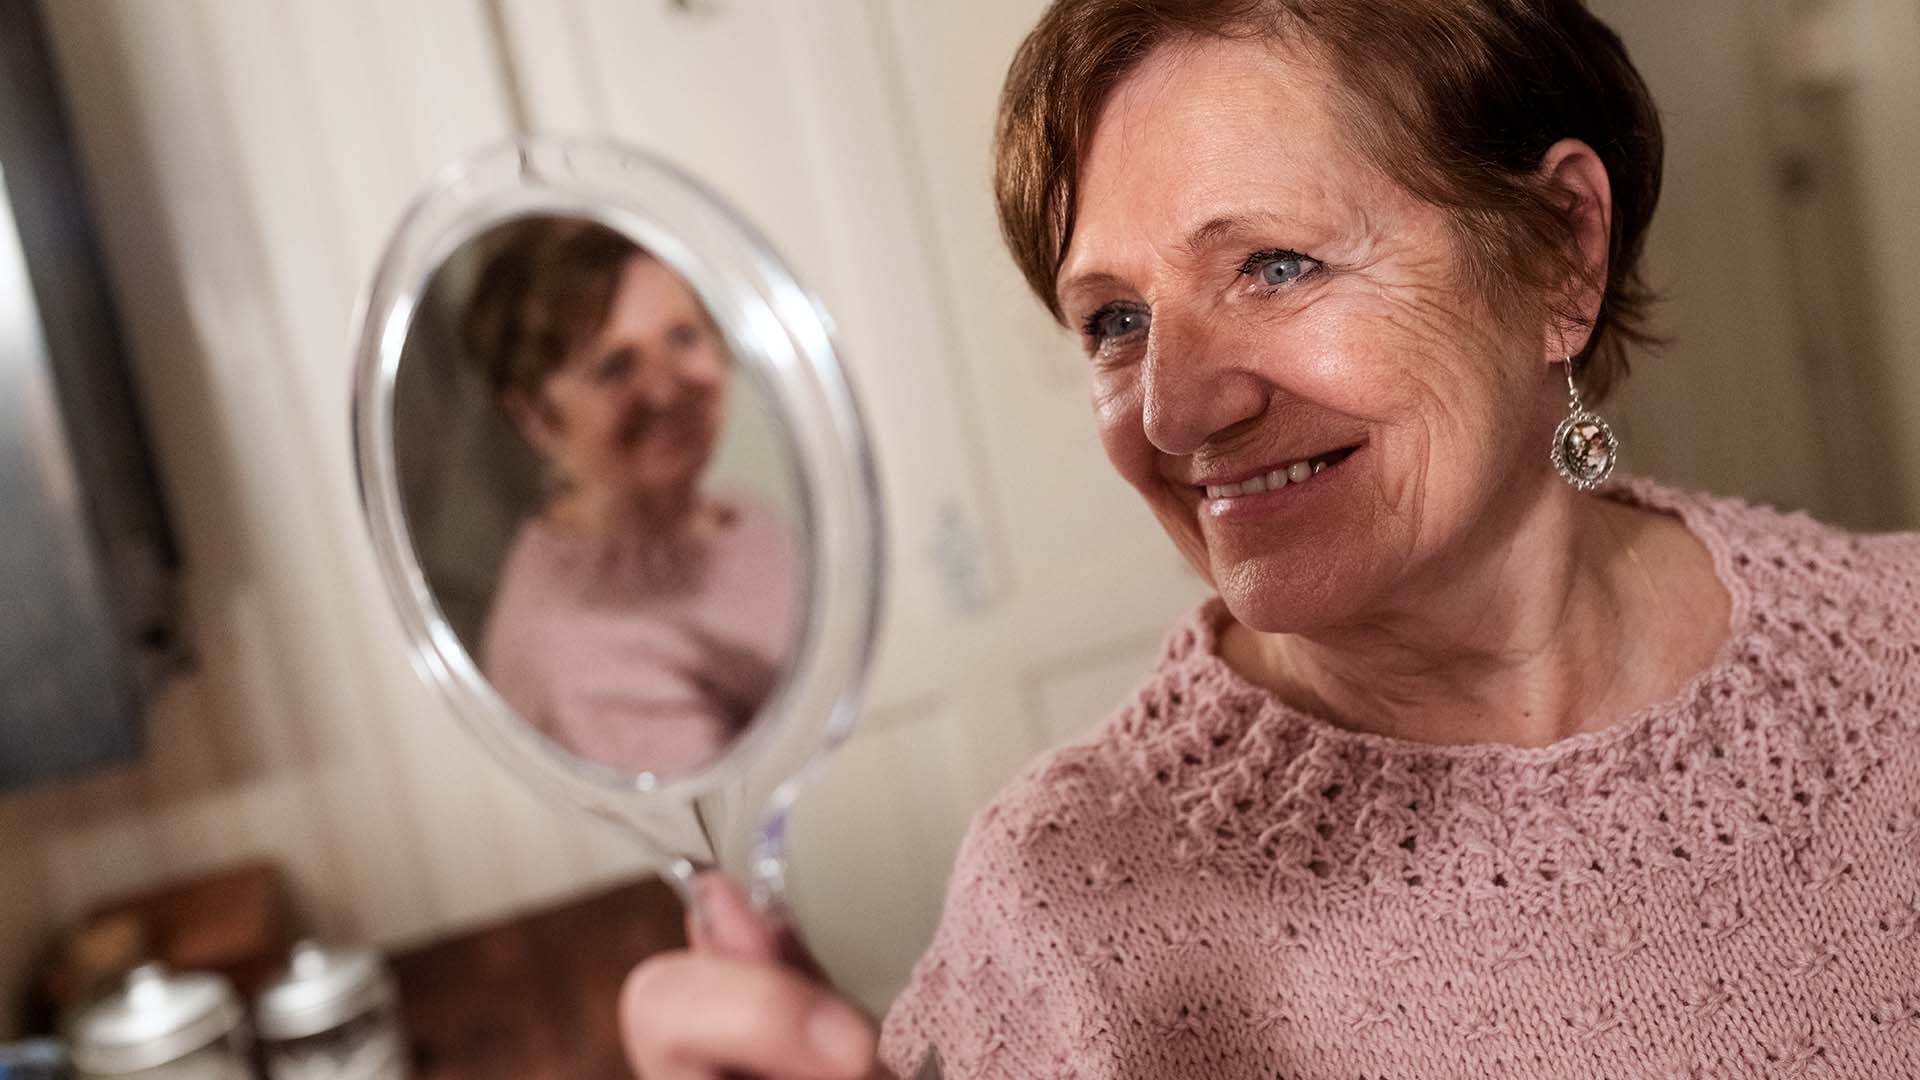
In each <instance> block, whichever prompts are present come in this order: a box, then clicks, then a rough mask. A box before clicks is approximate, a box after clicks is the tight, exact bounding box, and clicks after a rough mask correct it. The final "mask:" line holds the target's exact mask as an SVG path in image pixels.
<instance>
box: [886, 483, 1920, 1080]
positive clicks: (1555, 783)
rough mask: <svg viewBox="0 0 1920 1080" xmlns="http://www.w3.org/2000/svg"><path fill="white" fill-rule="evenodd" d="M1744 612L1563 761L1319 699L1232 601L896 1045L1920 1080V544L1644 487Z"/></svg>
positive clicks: (1402, 1065)
mask: <svg viewBox="0 0 1920 1080" xmlns="http://www.w3.org/2000/svg"><path fill="white" fill-rule="evenodd" d="M1612 497H1615V498H1623V499H1627V500H1629V501H1637V502H1640V503H1643V504H1647V505H1651V506H1653V507H1655V508H1659V509H1665V510H1668V511H1670V512H1674V513H1677V514H1678V515H1679V516H1680V517H1681V518H1682V520H1684V521H1685V522H1686V524H1687V525H1688V526H1689V527H1690V528H1691V529H1692V530H1693V532H1694V533H1695V534H1696V535H1698V536H1699V537H1700V538H1701V539H1702V540H1703V541H1704V542H1705V543H1706V544H1707V546H1708V547H1709V548H1710V549H1711V550H1712V552H1713V556H1714V560H1715V563H1716V565H1717V567H1718V570H1719V573H1720V575H1721V578H1722V580H1723V581H1724V582H1725V583H1726V585H1727V587H1728V589H1729V591H1730V592H1731V594H1732V597H1733V609H1734V610H1733V617H1732V635H1731V638H1730V640H1729V641H1728V643H1727V645H1726V647H1725V649H1724V650H1723V652H1722V654H1721V658H1720V660H1719V661H1718V662H1717V663H1716V664H1715V666H1713V667H1712V668H1711V669H1709V670H1707V671H1705V672H1703V673H1701V674H1700V675H1699V676H1698V677H1697V678H1696V679H1695V680H1694V681H1693V682H1692V683H1691V684H1690V685H1689V686H1688V687H1687V688H1686V689H1685V690H1684V691H1683V692H1682V693H1681V694H1680V695H1679V696H1678V697H1677V698H1675V699H1673V700H1672V701H1670V702H1668V703H1666V704H1664V705H1661V706H1658V707H1655V708H1651V709H1648V710H1646V711H1644V712H1643V713H1641V714H1639V715H1637V716H1634V717H1632V718H1630V719H1629V720H1627V721H1625V722H1623V723H1621V724H1619V725H1617V726H1615V727H1613V728H1611V729H1608V730H1606V731H1602V732H1596V733H1591V734H1585V735H1579V736H1576V737H1574V738H1570V739H1567V740H1565V741H1563V742H1560V743H1557V744H1555V745H1552V746H1549V747H1544V748H1534V749H1525V748H1516V747H1507V746H1494V745H1484V746H1473V747H1436V746H1426V745H1420V744H1414V743H1408V742H1403V741H1399V740H1392V739H1386V738H1381V737H1376V736H1369V735H1363V734H1358V733H1353V732H1348V731H1343V730H1341V729H1339V728H1336V727H1333V726H1331V725H1330V724H1327V723H1325V722H1323V721H1321V720H1318V719H1316V718H1314V717H1312V716H1308V715H1304V714H1302V713H1299V712H1296V711H1293V710H1291V709H1289V708H1287V707H1285V706H1283V705H1281V704H1279V703H1278V702H1276V701H1275V700H1274V699H1273V698H1272V697H1271V696H1270V695H1268V694H1266V693H1264V692H1262V691H1261V690H1259V689H1257V688H1256V687H1254V686H1252V685H1250V684H1249V683H1247V682H1246V681H1244V680H1243V679H1241V678H1240V677H1239V676H1237V675H1236V674H1235V673H1234V672H1233V671H1232V670H1230V669H1229V668H1228V667H1227V666H1226V665H1225V664H1224V663H1223V662H1222V661H1221V660H1220V658H1219V656H1218V655H1217V653H1216V650H1215V633H1216V629H1217V627H1218V625H1219V623H1220V620H1221V619H1223V618H1224V617H1225V611H1224V608H1223V607H1222V606H1221V605H1220V603H1219V601H1218V600H1212V601H1209V602H1208V603H1207V604H1205V605H1203V606H1202V607H1201V608H1200V609H1199V610H1198V611H1197V612H1195V613H1194V614H1193V615H1192V616H1190V617H1189V618H1188V619H1187V620H1185V621H1184V622H1183V623H1182V624H1181V625H1179V626H1178V627H1176V628H1175V630H1174V631H1173V632H1172V634H1171V635H1170V636H1169V637H1168V639H1167V643H1166V646H1165V649H1164V653H1163V656H1162V659H1161V661H1160V663H1159V665H1158V667H1157V668H1156V669H1155V671H1154V672H1153V674H1152V676H1151V677H1150V678H1149V679H1148V680H1147V681H1146V683H1145V684H1144V685H1143V686H1141V687H1140V689H1139V691H1138V692H1137V693H1136V694H1135V695H1134V696H1133V697H1132V699H1131V700H1130V701H1129V702H1128V703H1127V704H1126V705H1125V706H1124V707H1123V708H1121V709H1120V711H1119V712H1118V714H1117V715H1116V716H1114V717H1113V718H1112V720H1110V721H1109V722H1108V723H1107V724H1105V725H1104V726H1103V727H1102V728H1101V729H1100V730H1099V731H1098V732H1097V733H1096V734H1095V735H1094V736H1092V737H1091V738H1089V739H1087V740H1085V741H1083V742H1081V743H1079V744H1077V745H1074V746H1071V747H1068V748H1066V749H1064V750H1060V751H1058V752H1055V753H1052V754H1050V755H1048V756H1047V757H1045V758H1044V759H1043V760H1041V761H1039V762H1038V763H1036V764H1035V765H1034V766H1033V767H1031V768H1029V769H1028V770H1027V771H1026V772H1025V773H1024V774H1023V775H1022V776H1021V777H1020V778H1019V779H1017V780H1016V781H1014V783H1013V784H1012V785H1011V786H1009V787H1008V789H1007V790H1006V791H1004V792H1003V793H1002V794H1001V795H1000V796H999V798H998V799H997V800H996V801H995V802H994V803H993V804H992V805H991V806H989V807H988V808H987V809H986V810H984V811H983V812H981V813H980V814H979V815H978V816H977V817H976V818H975V820H974V822H973V826H972V828H971V830H970V832H969V834H968V837H967V839H966V841H965V843H964V845H963V846H962V850H961V854H960V858H959V862H958V864H957V865H956V867H955V869H954V873H953V877H952V881H951V883H950V886H949V892H948V897H947V906H946V913H945V915H944V917H943V920H942V923H941V926H940V929H939V931H938V933H937V935H936V938H935V941H934V943H933V945H932V947H931V949H930V950H929V951H928V952H927V954H926V955H925V956H924V957H923V958H922V959H921V960H920V962H919V964H918V965H917V966H916V968H915V970H914V974H913V979H912V982H911V984H910V985H909V987H908V989H907V990H906V991H905V992H904V993H903V994H902V996H901V997H900V998H899V999H898V1001H897V1002H896V1003H895V1005H894V1008H893V1009H892V1011H891V1012H890V1013H889V1015H888V1017H887V1020H886V1023H885V1026H884V1029H883V1034H882V1055H883V1057H884V1058H885V1060H886V1061H887V1062H888V1063H889V1065H890V1066H891V1067H892V1068H894V1069H895V1070H896V1071H897V1072H898V1073H899V1074H900V1075H902V1076H911V1075H912V1074H913V1071H914V1069H915V1068H916V1067H917V1066H918V1064H919V1062H920V1060H921V1058H922V1057H923V1055H924V1053H925V1051H926V1049H927V1047H928V1046H929V1045H935V1046H937V1047H938V1049H939V1053H940V1057H941V1060H942V1064H943V1067H944V1071H945V1075H947V1076H948V1077H952V1078H957V1077H1048V1078H1053V1077H1114V1078H1118V1077H1179V1078H1216V1077H1218V1078H1229V1077H1247V1078H1253V1077H1263V1078H1269V1080H1273V1078H1308V1077H1311V1078H1328V1080H1333V1078H1341V1080H1354V1078H1356V1077H1357V1078H1362V1080H1373V1078H1388V1077H1391V1078H1394V1080H1412V1078H1420V1080H1446V1078H1459V1080H1468V1078H1471V1080H1483V1078H1486V1077H1530V1078H1531V1077H1595V1078H1602V1077H1604V1078H1607V1080H1617V1078H1641V1077H1662V1078H1664V1077H1685V1078H1692V1077H1749V1076H1752V1077H1760V1076H1765V1077H1774V1076H1815V1077H1848V1078H1873V1080H1880V1078H1885V1080H1895V1078H1901V1080H1907V1078H1914V1077H1920V537H1916V536H1913V535H1903V536H1885V537H1862V536H1855V535H1850V534H1846V533H1842V532H1839V531H1836V530H1833V529H1829V528H1827V527H1824V526H1821V525H1819V524H1816V523H1814V522H1813V521H1811V520H1809V519H1807V518H1805V517H1804V516H1800V515H1792V516H1782V515H1779V514H1776V513H1773V512H1771V511H1766V510H1760V509H1754V508H1751V507H1748V506H1745V505H1742V504H1739V503H1736V502H1732V501H1723V500H1717V499H1708V498H1704V497H1699V496H1692V495H1685V494H1681V493H1678V492H1674V491H1671V490H1668V489H1664V488H1660V487H1656V486H1654V485H1651V484H1646V483H1643V482H1636V483H1631V484H1626V485H1620V486H1617V487H1615V488H1614V489H1612Z"/></svg>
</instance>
